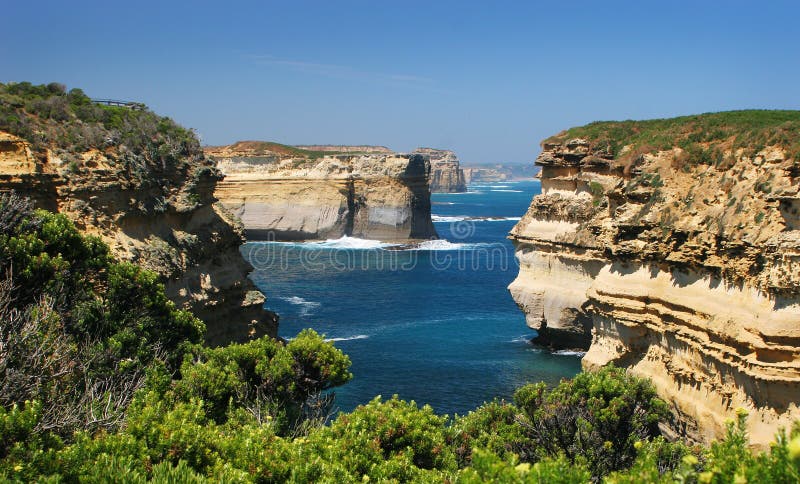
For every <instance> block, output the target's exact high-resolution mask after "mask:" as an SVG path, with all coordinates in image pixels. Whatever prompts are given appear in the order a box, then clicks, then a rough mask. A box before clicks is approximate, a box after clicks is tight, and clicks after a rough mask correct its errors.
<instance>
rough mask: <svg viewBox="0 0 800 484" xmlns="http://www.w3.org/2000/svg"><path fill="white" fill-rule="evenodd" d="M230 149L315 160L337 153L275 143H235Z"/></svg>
mask: <svg viewBox="0 0 800 484" xmlns="http://www.w3.org/2000/svg"><path fill="white" fill-rule="evenodd" d="M230 148H232V149H240V150H252V151H254V152H255V154H268V153H270V152H271V153H277V154H278V155H282V156H296V157H303V158H310V159H313V160H316V159H317V158H322V157H323V156H325V155H335V154H338V152H332V151H312V150H304V149H301V148H296V147H294V146H289V145H284V144H281V143H275V142H273V141H237V142H236V143H234V144H232V145H231V146H230Z"/></svg>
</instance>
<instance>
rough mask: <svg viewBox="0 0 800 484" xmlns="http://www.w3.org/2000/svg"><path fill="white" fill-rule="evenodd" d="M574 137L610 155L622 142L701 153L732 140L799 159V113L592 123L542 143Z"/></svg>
mask: <svg viewBox="0 0 800 484" xmlns="http://www.w3.org/2000/svg"><path fill="white" fill-rule="evenodd" d="M574 138H585V139H587V140H589V141H590V143H592V145H593V147H594V149H596V150H597V149H604V148H605V149H606V150H607V151H608V152H609V154H611V155H612V156H614V157H615V158H616V157H617V156H618V155H620V152H621V150H622V148H623V147H624V146H627V145H633V146H632V147H633V150H631V151H632V152H638V153H645V152H652V151H658V150H666V149H671V148H673V147H676V146H678V147H681V148H683V149H684V150H686V151H689V152H693V151H704V150H705V149H706V148H708V147H709V145H711V144H721V143H723V142H728V141H732V144H731V145H730V147H731V148H733V149H737V148H745V150H747V152H749V153H756V152H758V151H760V150H762V149H763V148H764V147H766V146H770V145H777V146H781V147H783V148H784V149H785V150H786V151H787V154H788V156H790V157H791V158H793V159H794V160H795V161H797V160H798V159H800V111H786V110H784V111H780V110H742V111H724V112H719V113H705V114H698V115H692V116H680V117H677V118H667V119H651V120H646V121H631V120H627V121H597V122H594V123H590V124H587V125H585V126H579V127H575V128H570V129H568V130H566V131H562V132H561V133H559V134H557V135H555V136H551V137H550V138H547V139H546V140H544V142H543V143H560V142H564V141H567V140H570V139H574ZM708 156H711V154H710V153H709V155H708ZM702 161H703V160H701V162H702ZM708 161H715V160H708Z"/></svg>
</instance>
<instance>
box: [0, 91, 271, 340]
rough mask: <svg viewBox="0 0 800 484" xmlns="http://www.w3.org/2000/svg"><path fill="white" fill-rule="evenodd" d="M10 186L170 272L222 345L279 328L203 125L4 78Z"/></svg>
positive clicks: (177, 295)
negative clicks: (257, 282)
mask: <svg viewBox="0 0 800 484" xmlns="http://www.w3.org/2000/svg"><path fill="white" fill-rule="evenodd" d="M0 112H2V114H4V115H5V116H2V120H0V191H15V192H17V193H19V194H20V195H24V196H27V197H30V198H31V199H32V200H33V201H34V202H35V204H36V205H37V206H38V207H39V208H44V209H48V210H51V211H55V212H61V213H64V214H66V215H67V216H68V217H70V218H71V219H72V220H73V221H74V222H75V224H76V226H78V228H80V229H81V230H83V231H85V232H87V233H90V234H93V235H97V236H100V237H101V238H102V239H103V240H104V241H105V242H106V243H108V244H109V246H110V247H111V249H112V251H113V252H114V254H115V256H117V257H118V258H120V259H122V260H128V261H132V262H135V263H137V264H139V265H141V266H143V267H145V268H147V269H150V270H153V271H155V272H156V273H158V274H159V275H160V276H161V277H162V279H163V281H164V283H165V286H166V289H167V295H168V296H169V297H170V299H172V300H173V301H174V302H175V303H176V304H178V305H179V306H181V307H184V308H186V309H190V310H191V311H192V312H193V313H194V314H195V315H196V316H197V317H199V318H200V319H202V320H203V321H204V322H205V323H206V326H207V333H206V336H207V339H208V341H209V342H210V343H212V344H223V343H228V342H231V341H244V340H246V339H248V338H249V337H251V336H254V335H262V334H269V335H271V336H276V335H277V316H276V315H275V314H274V313H271V312H268V311H265V310H264V309H263V303H264V296H263V295H262V294H261V293H260V292H259V291H258V290H257V289H256V288H255V286H254V285H253V284H252V282H251V281H250V280H249V279H248V278H247V275H248V273H249V272H250V271H251V270H252V269H251V267H250V266H249V265H248V264H247V263H246V262H245V261H244V260H243V258H242V256H241V255H240V253H239V246H240V245H241V244H242V243H243V237H242V232H241V228H240V227H239V226H238V225H237V222H236V221H235V219H234V218H233V217H232V216H231V215H230V213H229V212H227V211H226V210H225V209H224V208H223V207H222V206H221V205H220V204H219V203H216V200H215V198H214V195H213V193H214V189H215V187H216V185H217V183H218V182H219V180H221V179H222V175H221V173H220V172H219V171H218V170H217V169H216V167H215V166H214V163H213V161H212V160H210V159H208V158H206V157H205V156H204V155H203V152H202V150H201V149H200V146H199V143H198V141H197V138H196V137H195V135H194V133H192V132H191V131H189V130H186V129H184V128H182V127H180V126H178V125H177V124H175V123H174V122H173V121H172V120H170V119H169V118H164V117H160V116H157V115H155V114H154V113H152V112H150V111H148V110H147V109H130V108H125V107H113V106H99V105H96V104H94V103H92V101H91V100H90V99H89V98H88V97H86V96H85V95H84V94H83V92H82V91H80V90H79V89H73V90H71V91H69V92H66V90H65V89H64V87H63V86H62V85H59V84H50V85H47V86H33V85H31V84H30V83H19V84H5V85H3V84H0Z"/></svg>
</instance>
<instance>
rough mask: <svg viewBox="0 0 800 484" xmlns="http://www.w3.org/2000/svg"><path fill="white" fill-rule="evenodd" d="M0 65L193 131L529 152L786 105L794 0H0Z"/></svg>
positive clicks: (797, 6)
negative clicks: (661, 121) (623, 123)
mask: <svg viewBox="0 0 800 484" xmlns="http://www.w3.org/2000/svg"><path fill="white" fill-rule="evenodd" d="M2 16H3V19H2V22H0V25H2V27H1V28H0V81H2V82H8V81H23V80H28V81H31V82H35V83H46V82H51V81H57V82H62V83H64V84H66V85H67V86H68V87H80V88H82V89H83V90H84V91H86V93H87V94H89V95H90V96H92V97H108V98H117V99H125V100H136V101H142V102H144V103H146V104H147V105H148V106H150V107H151V108H152V109H153V110H154V111H156V112H158V113H160V114H166V115H169V116H171V117H173V118H174V119H175V120H177V121H178V122H180V123H181V124H183V125H185V126H187V127H191V128H195V129H196V130H197V131H198V133H199V134H200V136H201V138H202V140H203V143H204V144H226V143H230V142H233V141H236V140H241V139H261V140H273V141H279V142H283V143H287V144H308V143H330V144H379V145H386V146H389V147H390V148H393V149H396V150H401V151H406V150H410V149H413V148H414V147H416V146H431V147H438V148H449V149H453V150H456V152H457V153H458V154H459V156H460V157H461V159H462V161H463V162H466V163H483V162H520V163H522V162H530V161H532V160H533V158H534V157H535V155H536V153H537V152H538V149H539V148H538V143H539V141H540V140H541V139H543V138H545V137H547V136H549V135H551V134H554V133H556V132H558V131H560V130H562V129H564V128H567V127H570V126H574V125H580V124H585V123H587V122H590V121H595V120H600V119H628V118H636V119H638V118H653V117H668V116H674V115H681V114H692V113H700V112H708V111H719V110H728V109H741V108H782V109H798V108H800V2H798V1H796V0H795V1H785V2H784V1H765V0H762V1H758V2H756V1H749V2H744V1H736V0H726V1H691V2H690V1H666V0H662V1H658V2H655V1H653V2H650V1H639V2H636V1H630V2H616V1H608V0H606V1H591V2H590V1H587V2H581V1H574V0H573V1H570V2H556V1H549V2H521V1H520V2H504V1H476V2H470V1H434V0H429V1H424V2H423V1H420V2H418V1H411V0H402V1H384V0H371V1H343V0H336V1H330V0H328V1H315V2H310V1H302V0H285V1H279V2H278V1H255V2H236V1H227V2H222V1H216V2H203V1H195V2H186V3H181V2H177V1H168V0H163V1H161V2H149V1H131V2H115V1H103V2H81V1H63V0H62V1H58V2H51V1H44V2H42V1H37V2H34V1H9V2H6V3H5V4H4V5H3V8H2Z"/></svg>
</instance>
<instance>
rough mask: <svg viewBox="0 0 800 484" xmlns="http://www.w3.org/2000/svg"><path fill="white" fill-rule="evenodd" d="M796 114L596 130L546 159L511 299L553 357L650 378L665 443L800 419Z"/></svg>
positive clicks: (558, 140)
mask: <svg viewBox="0 0 800 484" xmlns="http://www.w3.org/2000/svg"><path fill="white" fill-rule="evenodd" d="M799 140H800V112H796V111H737V112H728V113H715V114H706V115H700V116H688V117H683V118H675V119H667V120H653V121H643V122H634V121H626V122H601V123H592V124H590V125H587V126H584V127H580V128H573V129H570V130H568V131H565V132H562V133H559V134H558V135H556V136H553V137H551V138H549V139H547V140H545V141H544V142H543V143H542V152H541V154H540V155H539V157H538V158H537V160H536V164H537V165H538V166H540V167H541V169H542V171H541V181H542V194H541V195H538V196H536V197H535V198H534V199H533V201H532V203H531V206H530V209H529V210H528V212H527V214H526V215H525V216H524V217H523V218H522V220H520V222H519V223H518V224H517V225H516V226H515V227H514V228H513V230H512V232H511V234H510V238H511V239H512V240H513V242H514V244H515V247H516V256H517V258H518V260H519V263H520V272H519V275H518V277H517V278H516V280H515V281H514V282H513V283H512V284H511V285H510V286H509V290H510V291H511V294H512V296H513V298H514V300H515V301H516V302H517V304H518V305H519V307H520V308H521V309H522V310H523V311H524V312H525V316H526V319H527V323H528V325H529V326H530V327H531V328H534V329H536V330H537V331H538V333H539V337H538V341H539V342H540V343H542V344H545V345H548V346H551V347H553V348H582V349H585V350H588V352H587V353H586V355H585V357H584V358H583V366H584V367H585V368H597V367H599V366H602V365H607V364H609V363H614V364H616V365H618V366H622V367H625V368H627V369H629V371H631V372H633V373H635V374H637V375H641V376H646V377H648V378H650V379H652V381H653V382H654V383H655V385H656V387H657V389H658V392H659V394H660V395H661V396H662V397H663V398H665V399H666V400H667V401H668V402H669V403H670V405H671V406H672V409H673V414H674V415H675V419H674V422H673V424H672V425H671V426H670V429H669V431H670V432H672V433H673V434H677V435H682V436H685V437H688V438H690V439H693V440H697V441H709V440H711V439H714V438H719V437H721V436H722V435H723V434H724V428H725V421H726V419H728V418H732V417H734V416H735V411H736V409H737V408H739V407H742V408H744V409H746V410H747V411H748V412H749V413H750V416H751V417H750V419H749V431H750V433H751V437H752V440H753V442H754V443H755V444H762V445H763V444H765V443H766V442H768V441H770V440H771V439H772V438H773V437H774V434H775V432H776V431H777V430H778V428H779V427H785V428H788V427H790V426H791V422H792V421H793V420H795V419H797V418H798V417H800V409H798V405H799V404H800V216H798V209H800V194H798V190H799V189H800V180H799V179H798V176H800V141H799Z"/></svg>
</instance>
